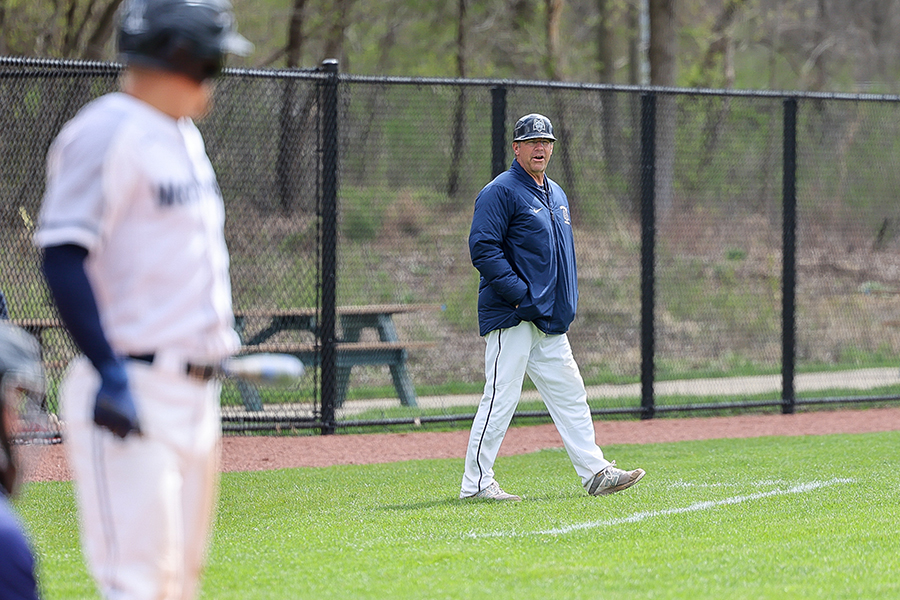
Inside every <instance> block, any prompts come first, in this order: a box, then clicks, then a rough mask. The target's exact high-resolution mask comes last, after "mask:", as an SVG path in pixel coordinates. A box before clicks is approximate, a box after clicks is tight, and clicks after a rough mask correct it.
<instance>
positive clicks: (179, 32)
mask: <svg viewBox="0 0 900 600" xmlns="http://www.w3.org/2000/svg"><path fill="white" fill-rule="evenodd" d="M252 49H253V44H251V43H250V42H249V41H247V39H246V38H244V36H242V35H240V34H239V33H238V32H237V24H236V23H235V19H234V13H233V12H232V9H231V4H230V3H229V2H228V0H125V2H124V3H123V4H122V7H121V9H120V10H119V35H118V51H119V56H120V59H121V60H122V62H124V63H125V64H134V65H139V66H145V67H150V68H156V69H162V70H165V71H171V72H175V73H181V74H183V75H187V76H188V77H190V78H192V79H194V80H195V81H201V82H202V81H205V80H206V79H209V78H211V77H215V76H216V75H218V74H219V73H220V72H221V71H222V68H223V67H224V66H225V56H226V55H228V54H237V55H240V56H246V55H247V54H249V53H250V51H251V50H252Z"/></svg>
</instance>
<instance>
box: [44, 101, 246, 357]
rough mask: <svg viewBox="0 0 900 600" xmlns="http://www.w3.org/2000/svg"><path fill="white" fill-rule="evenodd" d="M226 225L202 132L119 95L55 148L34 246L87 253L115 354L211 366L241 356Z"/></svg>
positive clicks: (89, 112) (88, 109) (90, 110)
mask: <svg viewBox="0 0 900 600" xmlns="http://www.w3.org/2000/svg"><path fill="white" fill-rule="evenodd" d="M224 223H225V211H224V205H223V202H222V196H221V193H220V191H219V187H218V184H217V183H216V177H215V173H214V172H213V168H212V165H211V164H210V162H209V158H208V157H207V156H206V149H205V147H204V144H203V138H202V137H201V135H200V132H199V131H198V130H197V128H196V126H195V125H194V123H193V122H192V121H191V120H190V119H179V120H175V119H173V118H171V117H170V116H168V115H165V114H164V113H162V112H159V111H158V110H156V109H155V108H153V107H151V106H150V105H148V104H146V103H144V102H142V101H140V100H138V99H136V98H133V97H131V96H129V95H127V94H124V93H113V94H108V95H106V96H103V97H101V98H99V99H97V100H94V101H93V102H91V103H89V104H88V105H86V106H85V107H84V108H83V109H82V110H81V111H80V112H79V113H78V114H77V115H76V116H75V118H74V119H72V120H71V121H70V122H68V123H67V124H66V125H65V127H64V128H63V129H62V131H61V132H60V134H59V136H58V137H57V138H56V140H55V141H54V143H53V145H52V146H51V148H50V152H49V154H48V157H47V189H46V193H45V196H44V202H43V206H42V208H41V214H40V218H39V222H38V229H37V232H36V233H35V243H36V244H37V245H38V246H40V247H48V246H56V245H61V244H75V245H78V246H82V247H84V248H86V249H87V250H88V258H87V260H86V262H85V270H86V272H87V275H88V278H89V280H90V282H91V286H92V288H93V290H94V294H95V296H96V300H97V306H98V309H99V311H100V319H101V323H102V325H103V328H104V331H105V333H106V336H107V338H108V339H109V342H110V344H111V345H112V347H113V350H114V351H116V352H117V353H118V354H121V355H125V354H146V353H151V352H157V351H168V352H176V353H178V354H180V355H181V356H184V357H185V358H186V359H189V360H194V361H215V360H218V359H221V358H224V357H225V356H228V355H230V354H233V353H234V352H235V351H236V350H237V349H238V348H239V345H240V342H239V340H238V337H237V334H236V333H235V331H234V327H233V325H234V315H233V312H232V307H231V283H230V280H229V275H228V250H227V248H226V246H225V237H224Z"/></svg>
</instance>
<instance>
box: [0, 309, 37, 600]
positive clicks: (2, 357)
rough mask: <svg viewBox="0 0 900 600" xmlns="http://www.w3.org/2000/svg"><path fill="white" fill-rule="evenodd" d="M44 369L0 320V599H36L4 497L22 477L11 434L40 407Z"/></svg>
mask: <svg viewBox="0 0 900 600" xmlns="http://www.w3.org/2000/svg"><path fill="white" fill-rule="evenodd" d="M43 394H44V370H43V367H42V366H41V353H40V347H39V346H38V343H37V340H35V339H34V338H33V337H32V336H31V335H29V334H28V333H26V332H25V331H24V330H22V329H20V328H18V327H16V326H14V325H11V324H9V323H7V322H0V598H3V599H4V600H37V598H38V585H37V579H36V578H35V571H34V566H35V562H34V555H33V554H32V551H31V546H30V544H29V542H28V539H27V538H26V537H25V534H24V532H23V529H22V525H21V523H20V522H19V519H18V518H17V517H16V515H15V514H14V513H13V512H12V510H11V508H10V506H9V503H8V501H7V497H11V496H13V495H15V493H16V491H17V489H18V485H19V480H20V479H21V473H20V470H21V463H20V457H19V456H18V452H17V451H18V450H19V448H18V447H16V446H15V445H14V444H13V443H12V438H13V435H14V434H15V433H16V430H17V429H18V424H19V422H20V420H21V417H22V415H23V414H24V413H25V409H27V408H28V406H29V404H30V405H31V406H32V407H35V409H36V407H39V406H40V404H41V399H42V397H43Z"/></svg>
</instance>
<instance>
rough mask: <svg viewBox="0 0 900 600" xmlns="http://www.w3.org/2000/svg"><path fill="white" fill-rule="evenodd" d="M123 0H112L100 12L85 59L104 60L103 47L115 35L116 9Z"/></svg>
mask: <svg viewBox="0 0 900 600" xmlns="http://www.w3.org/2000/svg"><path fill="white" fill-rule="evenodd" d="M121 3H122V0H110V2H109V4H107V5H106V9H104V11H103V12H102V13H101V14H100V18H99V19H98V20H97V24H96V25H95V26H94V32H93V33H92V34H91V37H90V38H88V41H87V45H86V46H85V48H84V53H83V55H82V57H83V58H84V59H85V60H102V59H103V48H104V47H105V46H106V44H107V43H108V42H109V40H110V38H112V36H113V30H114V28H115V24H116V11H117V10H118V9H119V5H120V4H121Z"/></svg>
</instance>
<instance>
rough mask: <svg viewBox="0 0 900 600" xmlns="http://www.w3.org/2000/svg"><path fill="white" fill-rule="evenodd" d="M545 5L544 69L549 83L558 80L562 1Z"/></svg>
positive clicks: (554, 0)
mask: <svg viewBox="0 0 900 600" xmlns="http://www.w3.org/2000/svg"><path fill="white" fill-rule="evenodd" d="M545 2H546V5H547V54H546V56H545V59H544V62H545V68H546V70H547V78H548V79H550V80H551V81H556V80H558V79H560V71H561V65H560V53H559V22H560V17H561V15H562V8H563V0H545Z"/></svg>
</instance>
